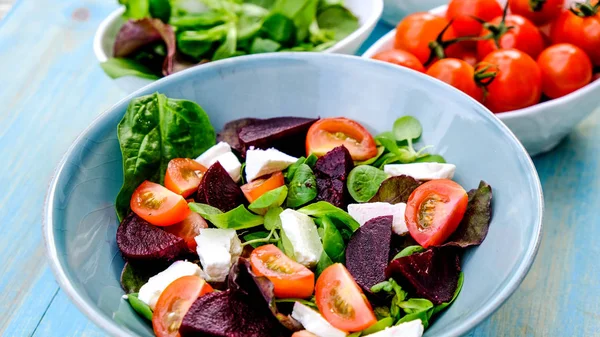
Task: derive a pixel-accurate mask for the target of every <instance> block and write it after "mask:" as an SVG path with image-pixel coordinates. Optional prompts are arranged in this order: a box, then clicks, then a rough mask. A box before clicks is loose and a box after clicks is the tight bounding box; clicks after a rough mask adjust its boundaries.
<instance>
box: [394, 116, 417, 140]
mask: <svg viewBox="0 0 600 337" xmlns="http://www.w3.org/2000/svg"><path fill="white" fill-rule="evenodd" d="M422 133H423V127H422V126H421V123H420V122H419V120H418V119H416V118H414V117H412V116H404V117H400V118H398V119H397V120H396V121H395V122H394V136H395V137H396V140H398V141H402V140H406V141H407V142H409V143H410V142H412V141H413V140H414V139H418V138H419V137H421V134H422Z"/></svg>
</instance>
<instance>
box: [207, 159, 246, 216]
mask: <svg viewBox="0 0 600 337" xmlns="http://www.w3.org/2000/svg"><path fill="white" fill-rule="evenodd" d="M245 200H246V199H245V198H244V193H243V192H242V189H241V188H240V187H239V186H238V184H236V183H235V181H233V179H231V177H230V176H229V173H227V171H225V169H224V168H223V166H221V163H219V162H216V163H214V164H213V165H212V166H211V167H210V168H209V169H208V171H206V173H205V174H204V177H203V178H202V182H201V183H200V186H198V194H197V197H196V201H197V202H199V203H203V204H207V205H210V206H213V207H216V208H218V209H220V210H221V211H223V212H228V211H230V210H232V209H234V208H236V207H238V206H239V205H241V204H243V203H244V202H245Z"/></svg>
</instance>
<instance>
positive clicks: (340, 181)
mask: <svg viewBox="0 0 600 337" xmlns="http://www.w3.org/2000/svg"><path fill="white" fill-rule="evenodd" d="M353 167H354V162H353V161H352V156H351V155H350V152H349V151H348V149H346V148H345V147H344V146H343V145H342V146H338V147H336V148H334V149H333V150H331V151H329V152H327V154H325V155H324V156H323V157H321V158H319V160H317V162H316V164H315V167H314V172H315V177H316V178H317V191H318V193H319V194H318V195H317V200H320V201H327V202H329V203H330V204H332V205H334V206H336V207H339V208H342V209H346V206H347V201H348V200H349V195H348V188H347V187H346V180H347V179H348V174H350V171H352V168H353Z"/></svg>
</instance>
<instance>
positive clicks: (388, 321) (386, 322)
mask: <svg viewBox="0 0 600 337" xmlns="http://www.w3.org/2000/svg"><path fill="white" fill-rule="evenodd" d="M392 325H394V319H393V318H392V317H385V318H382V319H380V320H379V321H377V323H375V324H373V325H371V326H370V327H368V328H366V329H364V330H363V331H362V334H361V335H370V334H374V333H376V332H379V331H382V330H385V328H389V327H391V326H392Z"/></svg>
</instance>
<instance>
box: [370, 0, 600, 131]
mask: <svg viewBox="0 0 600 337" xmlns="http://www.w3.org/2000/svg"><path fill="white" fill-rule="evenodd" d="M447 8H448V5H442V6H438V7H435V8H432V9H430V10H429V11H428V12H429V13H431V14H434V15H440V13H442V12H444V11H445V10H446V9H447ZM395 34H396V28H394V29H392V30H391V31H389V32H387V33H386V34H385V35H383V36H382V37H380V38H379V39H378V40H377V41H375V43H373V44H372V45H371V46H370V47H369V49H367V50H366V51H365V52H364V53H363V54H362V55H361V57H364V58H371V57H373V56H374V55H375V54H376V53H377V52H378V51H379V50H381V49H382V47H383V45H385V44H387V43H388V42H389V41H390V40H392V39H393V37H394V36H395ZM596 90H599V91H600V79H597V80H593V81H592V82H590V83H589V84H588V85H586V86H585V87H583V88H579V89H577V90H575V91H573V92H572V93H569V94H567V95H565V96H562V97H559V98H555V99H551V100H549V101H545V102H541V103H538V104H535V105H532V106H530V107H527V108H522V109H517V110H511V111H506V112H499V113H496V114H495V115H497V117H498V118H499V119H500V120H502V121H507V120H513V119H517V118H521V117H523V116H529V115H533V114H536V113H539V112H540V111H544V110H546V109H552V108H553V107H554V106H557V105H568V104H571V102H573V101H574V100H577V99H578V98H579V97H580V96H583V95H587V94H589V93H591V92H593V91H596Z"/></svg>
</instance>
